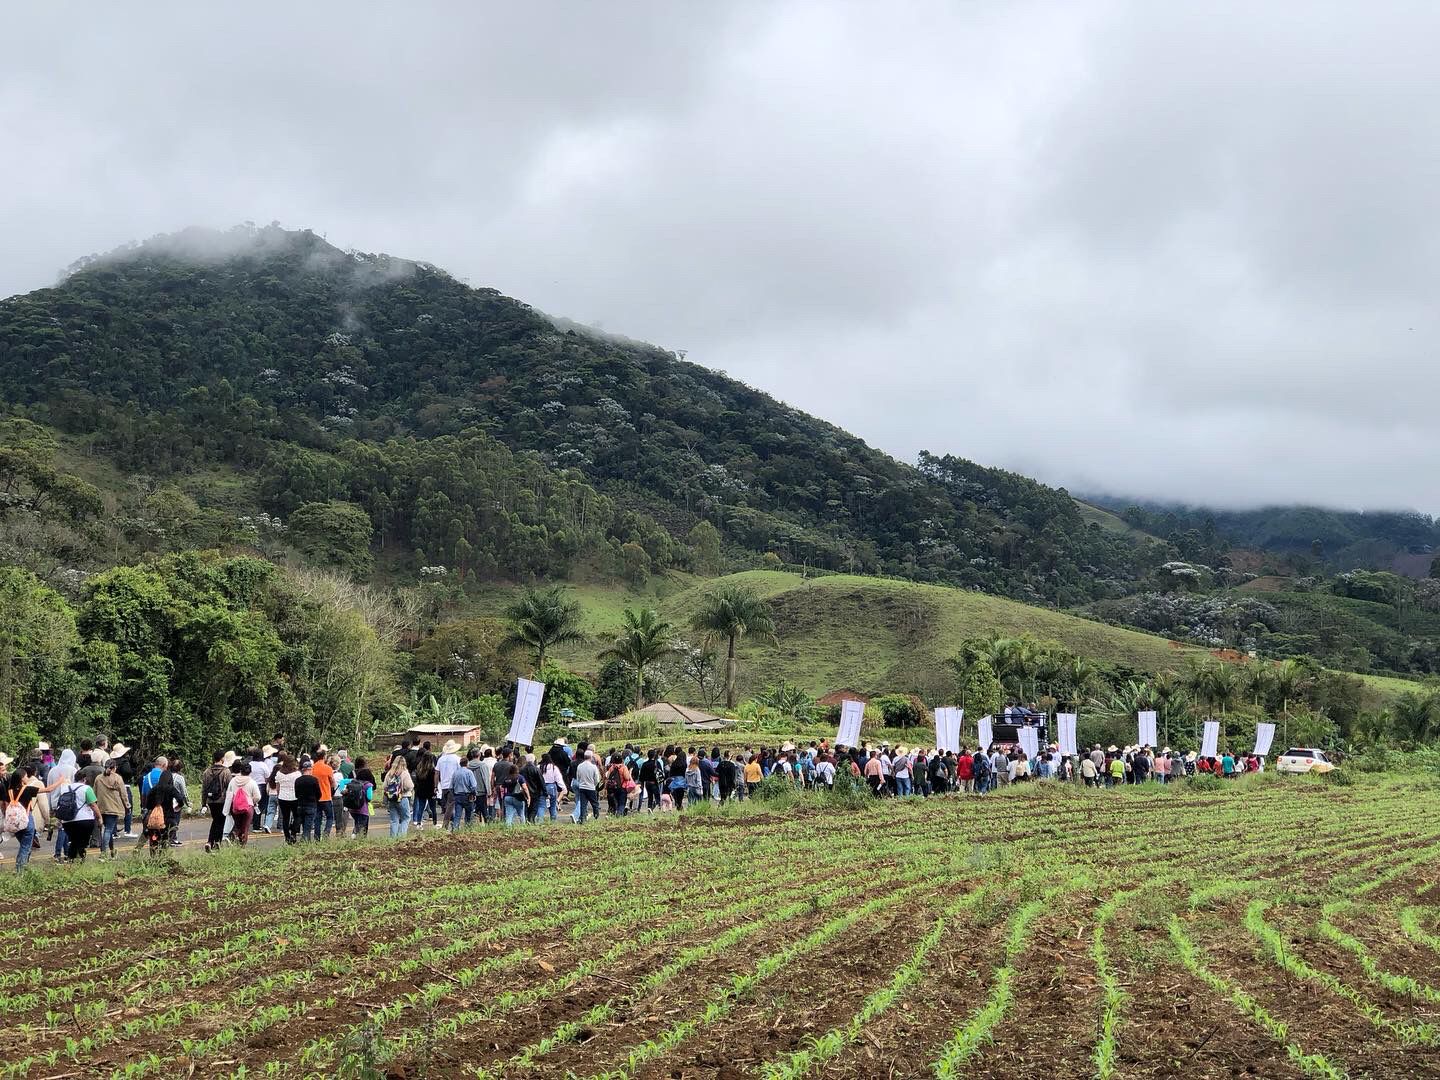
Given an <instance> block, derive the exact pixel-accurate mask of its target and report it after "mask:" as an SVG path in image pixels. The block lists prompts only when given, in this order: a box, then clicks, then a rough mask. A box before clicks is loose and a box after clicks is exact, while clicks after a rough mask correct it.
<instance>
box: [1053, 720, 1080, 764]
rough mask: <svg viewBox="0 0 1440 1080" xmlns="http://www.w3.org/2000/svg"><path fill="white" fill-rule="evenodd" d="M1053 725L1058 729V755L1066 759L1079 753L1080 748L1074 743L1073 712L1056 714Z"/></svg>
mask: <svg viewBox="0 0 1440 1080" xmlns="http://www.w3.org/2000/svg"><path fill="white" fill-rule="evenodd" d="M1055 724H1056V726H1057V727H1058V728H1059V729H1060V731H1059V735H1060V738H1059V739H1058V740H1057V741H1058V742H1059V743H1060V753H1062V754H1064V755H1065V756H1067V757H1074V756H1076V755H1078V754H1079V753H1080V746H1079V744H1078V743H1077V742H1076V741H1075V714H1074V713H1073V712H1062V713H1057V714H1056V716H1055Z"/></svg>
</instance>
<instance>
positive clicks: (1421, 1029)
mask: <svg viewBox="0 0 1440 1080" xmlns="http://www.w3.org/2000/svg"><path fill="white" fill-rule="evenodd" d="M1437 860H1440V788H1437V787H1436V785H1435V782H1434V781H1433V780H1430V779H1419V778H1415V779H1409V778H1396V777H1391V778H1386V779H1383V780H1377V779H1374V778H1370V777H1366V778H1362V779H1361V780H1360V781H1358V782H1356V783H1355V784H1353V785H1350V786H1336V785H1332V784H1328V783H1323V782H1320V781H1318V780H1316V781H1311V780H1309V779H1300V780H1293V781H1289V780H1285V779H1282V778H1273V777H1268V776H1267V777H1257V778H1254V780H1253V781H1251V780H1246V781H1240V782H1237V783H1236V784H1235V785H1234V786H1227V787H1225V788H1223V789H1220V790H1189V791H1183V792H1182V791H1179V790H1176V791H1167V790H1164V789H1160V788H1147V789H1146V790H1140V791H1131V790H1122V791H1110V792H1106V791H1097V792H1092V791H1088V790H1085V789H1073V788H1066V789H1061V788H1059V787H1057V786H1054V785H1048V784H1046V785H1042V784H1032V785H1029V786H1027V787H1022V788H1017V789H1015V790H1012V791H1009V792H1003V793H1000V794H998V795H994V796H987V797H985V798H983V799H977V798H973V797H968V796H951V797H947V798H939V799H932V800H928V801H927V800H919V799H916V800H905V801H903V802H895V801H889V800H884V801H879V802H877V803H876V804H874V805H873V806H869V807H866V808H861V809H848V810H847V809H840V808H829V807H822V805H821V802H820V801H819V800H810V801H807V800H804V799H801V800H799V803H798V805H793V806H789V807H788V808H787V809H786V810H785V811H784V812H777V811H770V810H764V809H760V810H755V809H751V808H750V807H740V808H735V811H734V812H729V811H726V812H720V811H718V810H716V809H714V808H704V809H701V810H700V811H698V812H695V813H686V814H666V815H660V816H657V817H655V818H650V819H646V818H640V819H638V820H637V819H634V818H631V819H623V820H622V819H611V820H605V821H602V822H601V823H599V824H596V825H587V826H581V827H577V826H574V825H571V824H570V823H568V822H562V823H561V824H560V825H558V826H548V825H541V826H531V827H521V828H515V829H510V830H506V829H504V828H501V827H488V828H480V829H475V830H472V831H468V832H463V833H461V834H460V835H457V836H453V837H451V836H445V835H433V834H428V835H422V836H419V837H414V838H410V839H406V840H404V841H400V842H390V841H386V840H376V841H371V842H368V843H365V842H362V843H358V844H356V843H349V842H339V843H335V842H331V843H326V844H323V845H311V846H306V847H301V848H292V849H282V850H269V851H249V852H234V853H226V854H223V855H219V856H213V857H210V858H205V857H201V856H199V855H196V856H194V857H188V858H186V859H184V860H182V861H180V862H173V863H172V862H168V861H164V862H160V863H158V864H153V865H152V864H147V863H144V862H142V861H141V860H135V861H134V862H133V864H132V863H131V862H129V861H127V860H121V862H120V863H119V864H118V866H113V867H104V868H95V867H85V868H78V869H73V870H71V869H57V870H55V871H53V872H52V871H49V870H48V869H47V870H46V871H45V872H43V873H37V874H31V875H27V876H26V877H24V878H21V879H18V880H14V881H11V882H9V883H8V884H5V885H4V886H3V887H0V956H3V963H4V971H5V972H6V979H5V981H4V984H3V986H0V1003H3V1010H0V1047H3V1054H0V1076H5V1077H21V1076H26V1077H36V1078H51V1080H59V1078H62V1077H78V1076H87V1077H88V1076H117V1077H134V1076H155V1077H174V1076H186V1075H196V1076H217V1077H223V1076H228V1077H259V1076H267V1077H289V1078H301V1077H332V1076H338V1077H354V1078H361V1077H368V1078H377V1077H397V1078H399V1077H403V1078H405V1080H418V1078H422V1077H463V1076H472V1077H529V1076H537V1077H570V1076H575V1077H586V1078H591V1077H600V1078H605V1080H620V1078H622V1077H625V1078H628V1077H645V1078H658V1077H716V1078H733V1077H741V1076H754V1077H763V1078H767V1080H781V1078H785V1080H789V1078H799V1077H808V1076H817V1077H848V1078H869V1077H905V1076H939V1077H956V1076H964V1075H981V1076H996V1077H1012V1076H1013V1077H1044V1078H1047V1080H1051V1078H1067V1077H1097V1076H1098V1077H1160V1076H1187V1077H1188V1076H1196V1077H1233V1076H1244V1075H1252V1076H1263V1077H1300V1076H1312V1077H1331V1078H1333V1077H1343V1076H1376V1077H1400V1076H1405V1077H1412V1076H1437V1075H1440V905H1437V903H1436V899H1437V897H1436V889H1435V886H1436V884H1437V882H1440V861H1437Z"/></svg>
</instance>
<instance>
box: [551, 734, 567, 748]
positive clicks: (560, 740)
mask: <svg viewBox="0 0 1440 1080" xmlns="http://www.w3.org/2000/svg"><path fill="white" fill-rule="evenodd" d="M554 745H555V746H563V747H566V748H567V749H568V748H569V746H570V744H569V743H568V742H566V741H565V736H564V735H561V736H560V737H559V738H558V739H556V740H555V742H554Z"/></svg>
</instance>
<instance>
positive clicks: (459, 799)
mask: <svg viewBox="0 0 1440 1080" xmlns="http://www.w3.org/2000/svg"><path fill="white" fill-rule="evenodd" d="M462 814H463V815H464V817H465V824H466V825H469V824H470V821H471V819H472V818H474V816H475V796H474V795H452V796H451V797H450V828H451V830H452V831H453V830H455V829H458V828H459V827H460V817H461V815H462Z"/></svg>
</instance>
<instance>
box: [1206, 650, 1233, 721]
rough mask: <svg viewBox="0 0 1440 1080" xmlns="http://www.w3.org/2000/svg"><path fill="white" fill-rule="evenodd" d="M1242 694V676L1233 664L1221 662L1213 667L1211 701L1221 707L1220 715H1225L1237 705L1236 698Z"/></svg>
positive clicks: (1211, 672)
mask: <svg viewBox="0 0 1440 1080" xmlns="http://www.w3.org/2000/svg"><path fill="white" fill-rule="evenodd" d="M1239 693H1240V675H1239V673H1238V672H1237V671H1236V670H1235V666H1234V665H1233V664H1227V663H1225V662H1224V661H1221V662H1220V663H1218V664H1214V665H1212V666H1211V670H1210V700H1211V701H1212V702H1214V703H1215V704H1217V705H1219V706H1220V715H1221V716H1224V715H1225V710H1226V709H1228V708H1229V707H1230V706H1231V705H1233V704H1235V698H1236V696H1237V695H1238V694H1239Z"/></svg>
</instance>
